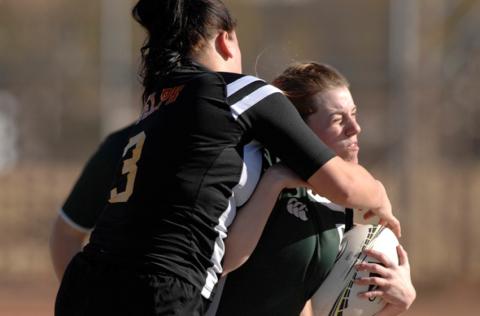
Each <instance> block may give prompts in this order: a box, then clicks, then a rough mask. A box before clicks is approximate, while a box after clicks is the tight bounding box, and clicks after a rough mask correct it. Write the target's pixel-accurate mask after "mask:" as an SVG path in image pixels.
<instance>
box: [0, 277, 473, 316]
mask: <svg viewBox="0 0 480 316" xmlns="http://www.w3.org/2000/svg"><path fill="white" fill-rule="evenodd" d="M2 283H3V284H0V315H1V316H51V315H53V302H54V298H55V293H56V287H57V285H56V284H55V283H54V282H53V281H52V280H49V281H37V282H35V283H34V284H33V285H32V284H26V283H20V282H14V283H12V282H2ZM417 291H418V298H417V300H416V302H415V303H414V305H413V306H412V307H411V309H410V310H409V311H408V312H407V313H405V316H452V315H454V316H459V315H462V316H467V315H480V284H477V285H474V284H469V285H467V284H456V285H454V286H451V287H449V288H436V289H435V288H430V289H426V288H424V289H417Z"/></svg>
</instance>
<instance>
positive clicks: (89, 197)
mask: <svg viewBox="0 0 480 316" xmlns="http://www.w3.org/2000/svg"><path fill="white" fill-rule="evenodd" d="M131 127H132V126H131V125H130V126H127V127H125V128H123V129H121V130H118V131H116V132H114V133H112V134H110V135H108V137H107V138H106V139H105V140H104V141H103V143H102V144H101V145H100V146H99V147H98V149H97V151H96V152H95V153H94V154H93V155H92V156H91V157H90V159H89V160H88V162H87V164H86V165H85V167H84V168H83V171H82V173H81V174H80V177H79V178H78V180H77V182H76V183H75V185H74V186H73V189H72V191H71V192H70V194H69V196H68V197H67V199H66V201H65V203H64V204H63V206H62V209H61V210H60V216H61V217H62V218H63V219H64V220H65V221H66V222H67V223H69V224H70V225H71V226H73V227H75V228H76V229H78V230H81V231H85V232H89V231H91V230H92V229H93V227H94V226H95V223H96V222H97V219H98V217H99V216H100V212H101V211H102V210H103V208H104V206H105V202H106V201H107V200H108V199H109V197H110V189H111V186H112V182H113V178H114V176H115V172H116V170H117V165H118V163H119V162H120V159H121V157H122V153H123V149H124V147H125V145H126V144H127V142H128V138H129V135H130V129H131Z"/></svg>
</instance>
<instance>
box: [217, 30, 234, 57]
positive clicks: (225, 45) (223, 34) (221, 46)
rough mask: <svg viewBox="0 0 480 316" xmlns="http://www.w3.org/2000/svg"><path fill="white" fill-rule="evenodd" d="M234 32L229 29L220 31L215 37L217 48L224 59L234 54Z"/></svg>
mask: <svg viewBox="0 0 480 316" xmlns="http://www.w3.org/2000/svg"><path fill="white" fill-rule="evenodd" d="M232 36H233V35H232V34H230V33H229V32H227V31H220V32H219V33H218V34H217V37H216V38H215V48H216V49H217V52H218V53H219V54H220V56H222V58H223V59H224V60H228V59H230V58H233V55H234V47H233V45H234V41H232Z"/></svg>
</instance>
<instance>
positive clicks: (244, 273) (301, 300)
mask: <svg viewBox="0 0 480 316" xmlns="http://www.w3.org/2000/svg"><path fill="white" fill-rule="evenodd" d="M239 211H240V212H241V210H239ZM352 217H353V214H352V210H350V209H345V208H344V207H342V206H339V205H336V204H334V203H332V202H330V201H329V200H327V199H326V198H323V197H321V196H319V195H316V194H315V193H313V192H312V191H311V190H307V189H304V188H297V189H293V190H290V189H289V190H284V191H283V192H282V194H281V195H280V197H279V200H278V201H277V203H276V205H275V207H274V210H273V211H272V214H271V216H270V217H269V220H268V222H267V225H266V227H265V229H264V231H263V234H262V236H261V238H260V241H259V243H258V245H257V247H256V248H255V250H254V252H253V254H252V255H251V257H250V259H249V260H248V261H247V262H246V263H245V264H244V265H243V266H242V267H240V268H239V269H237V270H235V271H233V272H232V273H230V274H228V276H227V277H226V280H225V283H224V285H223V291H222V290H221V288H219V291H218V292H219V293H217V295H218V296H219V297H220V302H219V304H218V309H217V310H216V315H217V316H220V315H228V316H234V315H248V316H252V315H276V316H277V315H298V314H299V313H300V312H301V310H302V309H303V307H304V305H305V302H306V301H307V300H308V299H309V298H310V297H311V296H312V295H313V293H314V292H315V291H316V289H317V288H318V287H319V286H320V284H321V283H322V281H323V280H324V279H325V277H326V276H327V274H328V272H329V271H330V269H331V267H332V265H333V263H334V261H335V258H336V256H337V254H338V250H339V245H340V241H341V238H342V236H343V233H344V231H345V229H346V228H347V229H349V228H350V227H351V223H352ZM220 292H221V293H220ZM217 299H218V297H217ZM212 305H213V306H212V308H211V310H210V311H209V314H210V315H214V314H215V309H216V308H217V306H215V305H216V303H214V304H212Z"/></svg>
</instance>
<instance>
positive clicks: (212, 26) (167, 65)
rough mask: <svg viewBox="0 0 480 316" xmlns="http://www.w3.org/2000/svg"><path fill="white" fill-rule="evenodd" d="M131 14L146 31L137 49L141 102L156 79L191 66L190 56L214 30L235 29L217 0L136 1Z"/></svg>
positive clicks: (199, 48) (221, 4)
mask: <svg viewBox="0 0 480 316" xmlns="http://www.w3.org/2000/svg"><path fill="white" fill-rule="evenodd" d="M132 15H133V18H134V19H135V20H136V21H137V22H138V23H140V25H142V26H143V27H144V28H145V29H146V31H147V38H146V40H145V43H144V45H143V47H142V48H141V50H140V51H141V54H142V62H143V65H142V69H141V72H140V74H141V76H142V79H143V86H144V89H145V90H144V93H143V98H144V100H146V98H148V96H149V95H150V94H151V93H152V92H154V91H155V83H156V82H157V81H158V79H159V78H161V77H163V76H166V75H168V74H169V73H170V72H171V71H172V70H173V69H175V68H177V67H181V66H185V65H188V64H189V63H191V60H190V56H191V55H192V54H194V53H196V52H198V51H200V50H201V49H202V48H203V46H204V45H205V43H206V41H207V40H208V39H210V38H211V37H213V36H214V35H215V33H216V32H217V31H219V30H223V31H227V32H230V31H233V29H234V28H235V22H234V21H233V19H232V17H231V16H230V13H229V12H228V9H227V8H226V6H225V5H224V4H223V3H222V2H221V0H140V1H138V3H137V4H136V5H135V7H134V8H133V10H132Z"/></svg>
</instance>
